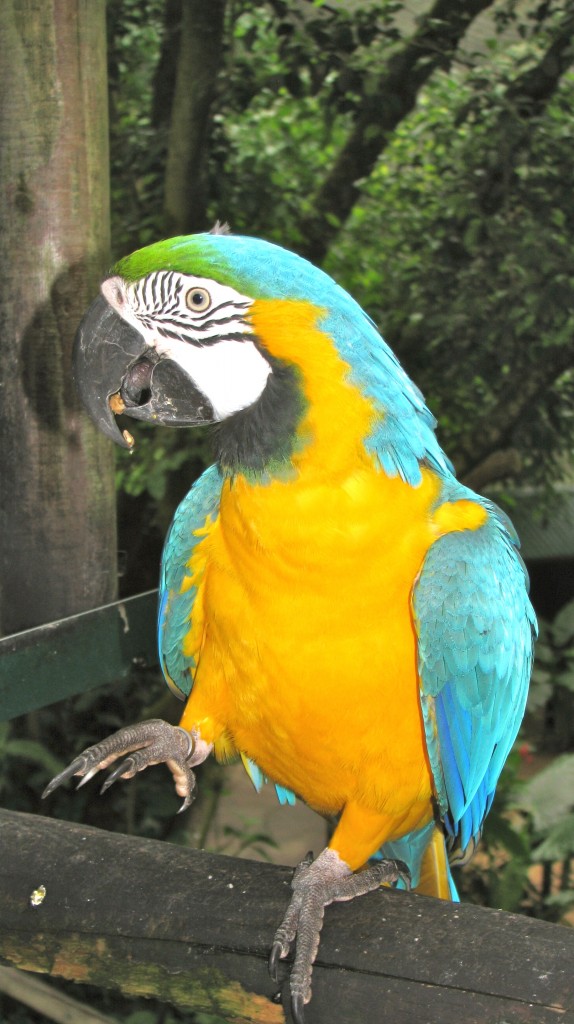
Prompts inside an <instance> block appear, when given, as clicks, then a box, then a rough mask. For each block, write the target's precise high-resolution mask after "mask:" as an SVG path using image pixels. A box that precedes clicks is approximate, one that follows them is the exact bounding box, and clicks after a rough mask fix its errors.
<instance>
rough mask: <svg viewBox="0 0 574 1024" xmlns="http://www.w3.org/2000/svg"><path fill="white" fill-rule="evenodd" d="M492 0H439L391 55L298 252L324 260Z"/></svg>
mask: <svg viewBox="0 0 574 1024" xmlns="http://www.w3.org/2000/svg"><path fill="white" fill-rule="evenodd" d="M492 3H493V0H464V2H461V0H458V2H456V3H453V2H452V0H435V3H434V4H433V6H432V7H431V9H430V11H428V13H427V14H426V15H425V17H424V18H423V19H422V20H421V23H420V26H419V28H418V29H417V31H416V32H415V33H414V34H413V35H412V36H411V37H410V38H409V39H407V40H406V41H405V42H404V43H402V44H401V45H400V47H398V48H397V49H394V51H393V53H392V54H391V56H390V58H389V61H388V63H387V66H386V68H385V70H384V71H383V72H382V74H381V75H380V76H379V77H378V80H377V83H376V88H374V89H372V90H371V88H369V92H368V93H367V91H366V90H365V92H364V94H363V105H362V109H361V111H360V113H359V115H358V118H357V121H356V123H355V127H354V128H353V130H352V132H351V134H350V135H349V138H348V139H347V141H346V143H345V145H344V146H343V148H342V150H341V152H340V153H339V156H338V158H337V160H336V161H335V163H334V165H333V167H332V169H331V171H330V172H329V174H328V175H327V177H326V179H325V180H324V182H323V183H322V185H321V186H320V187H319V189H318V191H317V193H316V195H315V197H314V198H313V200H312V211H311V212H310V213H309V214H307V216H305V217H303V219H302V221H301V223H300V225H299V230H300V233H301V236H302V238H303V242H302V245H301V246H300V249H299V251H300V252H302V254H303V255H305V256H307V257H308V258H309V259H311V260H313V261H314V262H321V260H322V259H323V258H324V256H325V254H326V252H327V250H328V248H329V245H330V243H331V241H332V240H333V238H334V237H335V235H336V234H337V232H338V230H339V226H340V225H341V224H342V223H343V222H344V221H345V220H346V219H347V217H348V216H349V214H350V212H351V210H352V208H353V206H354V204H355V202H356V200H357V197H358V195H359V188H358V185H357V182H358V181H359V180H360V179H362V178H365V177H367V176H368V175H369V174H370V173H371V171H372V170H373V167H374V166H375V163H376V161H377V159H378V158H379V156H380V155H381V153H382V152H383V150H384V149H385V147H386V146H387V144H388V142H389V139H390V137H391V135H392V133H393V132H394V130H395V128H396V127H397V125H398V124H400V122H401V121H402V120H403V119H404V118H405V117H406V116H407V114H409V113H410V111H411V110H412V109H413V107H414V105H415V102H416V98H417V95H418V92H419V90H420V89H421V87H422V86H423V85H424V84H425V82H426V81H427V80H428V79H429V78H430V76H431V75H432V74H433V72H434V71H435V70H436V69H437V68H448V67H449V65H450V63H451V61H452V58H453V55H454V52H455V50H456V48H457V46H458V44H459V43H460V41H461V39H462V37H463V36H464V34H465V32H466V31H467V29H468V27H469V25H470V24H471V22H472V21H473V20H474V19H475V18H476V17H477V16H478V15H479V14H480V13H481V11H483V10H486V8H488V7H490V6H491V5H492Z"/></svg>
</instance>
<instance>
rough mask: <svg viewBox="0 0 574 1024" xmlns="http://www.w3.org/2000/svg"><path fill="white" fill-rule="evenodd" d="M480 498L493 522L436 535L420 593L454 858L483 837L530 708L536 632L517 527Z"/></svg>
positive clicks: (421, 649)
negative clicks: (486, 823) (473, 528)
mask: <svg viewBox="0 0 574 1024" xmlns="http://www.w3.org/2000/svg"><path fill="white" fill-rule="evenodd" d="M462 490H463V489H462V488H461V491H462ZM456 496H457V497H467V498H468V497H470V498H475V499H476V495H474V494H472V493H471V492H468V491H465V493H461V494H457V495H456ZM480 504H481V505H482V506H483V507H484V508H485V509H486V510H487V513H488V519H487V521H486V523H485V524H484V525H483V526H482V527H480V528H479V529H478V530H464V531H460V532H456V533H450V534H447V535H446V536H444V537H441V538H440V539H439V540H437V541H436V542H435V543H434V544H433V546H432V547H431V549H430V551H429V552H428V554H427V556H426V559H425V562H424V565H423V568H422V571H421V574H420V576H419V579H418V581H417V583H416V586H415V589H414V593H413V609H414V616H415V624H416V629H417V633H418V662H419V675H420V684H421V702H422V709H423V718H424V725H425V731H426V740H427V748H428V754H429V760H430V763H431V767H432V770H433V774H434V781H435V787H436V794H437V799H438V803H439V809H440V813H441V817H442V819H443V822H444V825H445V829H446V833H447V837H448V845H449V847H450V849H451V851H452V852H451V861H452V862H453V863H454V862H456V860H458V861H459V862H461V863H462V862H463V861H464V860H466V859H468V857H469V856H470V855H471V854H472V852H473V851H474V848H475V845H476V843H477V842H478V839H479V838H480V834H481V830H482V823H483V821H484V818H485V816H486V814H487V813H488V810H489V808H490V806H491V803H492V800H493V797H494V791H495V789H496V784H497V782H498V778H499V775H500V773H501V771H502V767H503V765H504V762H505V760H506V758H507V756H508V754H509V752H510V749H511V747H512V744H513V743H514V740H515V737H516V734H517V732H518V729H519V726H520V722H521V720H522V716H523V713H524V707H525V703H526V696H527V691H528V683H529V679H530V672H531V667H532V650H533V643H534V639H535V636H536V619H535V616H534V611H533V609H532V605H531V604H530V601H529V599H528V577H527V574H526V569H525V567H524V564H523V562H522V559H521V558H520V555H519V554H518V550H517V548H518V540H517V537H516V534H515V532H514V529H513V527H512V525H511V523H510V521H509V520H508V519H507V517H506V516H505V515H504V514H503V513H502V512H501V511H500V509H498V508H497V507H496V505H493V504H492V503H491V502H487V501H486V500H484V499H480Z"/></svg>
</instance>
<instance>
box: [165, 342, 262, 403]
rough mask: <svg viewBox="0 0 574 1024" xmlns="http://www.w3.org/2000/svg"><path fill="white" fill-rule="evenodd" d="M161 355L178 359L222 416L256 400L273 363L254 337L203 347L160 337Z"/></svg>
mask: <svg viewBox="0 0 574 1024" xmlns="http://www.w3.org/2000/svg"><path fill="white" fill-rule="evenodd" d="M154 348H155V350H156V352H157V353H158V355H164V356H167V357H168V358H169V359H173V361H174V362H175V363H178V365H179V366H181V367H182V369H183V370H185V372H186V373H187V374H188V376H190V377H191V379H192V381H193V382H194V384H195V386H196V387H197V388H198V389H199V390H200V391H201V393H202V394H203V395H205V397H206V398H208V399H209V401H210V402H211V405H212V406H213V409H214V412H215V414H216V416H217V418H218V420H224V419H225V418H226V417H227V416H232V415H233V413H234V412H239V410H240V409H246V408H247V407H248V406H249V405H252V404H253V402H256V401H257V399H258V398H259V396H260V395H261V393H262V392H263V390H264V388H265V385H266V383H267V378H268V376H269V374H270V373H271V367H270V365H269V363H268V362H267V360H266V359H264V357H263V356H262V355H261V353H260V352H259V351H258V349H257V348H256V347H255V345H254V344H253V342H252V341H232V340H225V339H224V340H223V341H218V342H215V343H214V344H211V345H206V346H205V347H204V348H200V347H198V346H195V345H186V343H185V342H182V341H172V340H166V339H163V338H161V339H158V340H157V341H156V343H155V345H154Z"/></svg>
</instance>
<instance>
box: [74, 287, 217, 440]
mask: <svg viewBox="0 0 574 1024" xmlns="http://www.w3.org/2000/svg"><path fill="white" fill-rule="evenodd" d="M73 368H74V379H75V382H76V386H77V388H78V391H79V393H80V397H81V399H82V402H83V403H84V406H85V407H86V410H87V412H88V413H89V415H90V416H91V418H92V420H93V421H94V423H95V424H96V426H97V427H98V429H99V430H101V431H102V433H104V434H105V435H106V437H109V438H110V439H111V440H112V441H115V443H116V444H119V445H121V447H122V448H131V447H132V446H133V440H132V438H131V437H130V435H129V434H128V432H127V431H124V432H123V433H122V431H121V430H120V429H119V427H118V425H117V422H116V415H117V414H119V413H122V414H125V415H126V416H131V417H133V418H134V419H138V420H147V421H149V422H156V423H164V424H167V425H170V426H174V427H181V426H197V425H199V424H203V423H213V422H214V421H215V419H216V417H215V414H214V411H213V408H212V406H211V404H210V402H209V401H208V399H207V398H205V396H204V395H202V394H201V392H200V391H198V389H197V388H196V386H195V384H194V383H193V381H192V380H191V378H190V377H188V375H187V374H186V373H185V371H184V370H182V369H181V367H180V366H178V364H177V363H174V362H173V361H172V360H170V359H167V358H162V357H160V356H158V355H157V353H156V352H155V351H154V350H153V349H152V348H150V347H149V346H148V345H146V343H145V341H144V339H143V337H142V335H141V334H139V332H138V331H137V330H136V329H135V328H134V327H132V326H130V324H128V323H126V321H125V320H123V319H122V318H121V316H119V314H118V313H116V311H115V310H114V309H112V307H111V306H110V305H109V303H108V302H107V301H106V299H105V298H104V296H103V295H100V296H98V298H97V299H95V301H94V302H93V303H92V305H91V306H90V308H89V309H88V311H87V313H86V314H85V316H84V318H83V320H82V322H81V324H80V326H79V328H78V331H77V334H76V339H75V342H74V354H73Z"/></svg>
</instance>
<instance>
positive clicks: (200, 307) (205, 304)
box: [185, 288, 211, 313]
mask: <svg viewBox="0 0 574 1024" xmlns="http://www.w3.org/2000/svg"><path fill="white" fill-rule="evenodd" d="M185 301H186V303H187V306H188V308H189V309H191V310H192V311H193V312H194V313H203V312H204V311H205V310H206V309H209V307H210V305H211V296H210V294H209V292H208V291H207V290H206V289H205V288H191V289H190V290H189V291H188V293H187V295H186V299H185Z"/></svg>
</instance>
